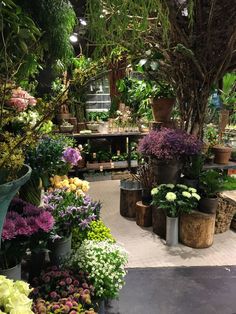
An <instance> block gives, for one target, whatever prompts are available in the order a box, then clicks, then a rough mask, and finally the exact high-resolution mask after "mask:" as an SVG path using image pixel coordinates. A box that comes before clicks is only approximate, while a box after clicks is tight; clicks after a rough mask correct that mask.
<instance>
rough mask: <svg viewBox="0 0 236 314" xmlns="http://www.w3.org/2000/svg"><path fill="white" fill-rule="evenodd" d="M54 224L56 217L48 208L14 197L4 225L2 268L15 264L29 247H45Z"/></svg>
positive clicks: (0, 264) (0, 266) (0, 262)
mask: <svg viewBox="0 0 236 314" xmlns="http://www.w3.org/2000/svg"><path fill="white" fill-rule="evenodd" d="M53 226H54V218H53V216H52V214H51V213H50V212H49V211H48V210H45V209H43V208H40V207H36V206H34V205H32V204H29V203H27V202H25V201H23V200H21V199H19V198H14V199H13V201H12V202H11V204H10V207H9V210H8V213H7V215H6V219H5V222H4V225H3V232H2V243H1V250H0V255H1V259H0V268H1V269H7V268H10V267H13V266H15V265H16V264H17V263H19V262H20V261H21V258H22V256H23V254H24V253H25V251H26V249H27V248H30V249H31V251H33V250H35V249H36V248H39V247H43V246H44V247H45V246H46V242H47V239H48V237H49V233H50V231H51V230H52V229H53Z"/></svg>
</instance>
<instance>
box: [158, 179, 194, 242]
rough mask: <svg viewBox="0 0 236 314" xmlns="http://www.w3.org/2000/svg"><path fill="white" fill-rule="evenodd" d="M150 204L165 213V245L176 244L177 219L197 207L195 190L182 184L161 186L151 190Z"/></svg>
mask: <svg viewBox="0 0 236 314" xmlns="http://www.w3.org/2000/svg"><path fill="white" fill-rule="evenodd" d="M152 197H153V201H152V204H153V205H154V206H157V207H158V208H160V209H163V210H164V211H165V213H166V244H167V245H169V246H173V245H176V244H177V243H178V217H179V215H180V214H181V213H190V212H191V211H192V210H193V209H196V208H197V206H198V201H199V200H200V196H199V195H198V194H197V190H196V189H194V188H192V187H187V186H186V185H182V184H177V185H174V184H161V185H159V186H158V187H155V188H153V189H152Z"/></svg>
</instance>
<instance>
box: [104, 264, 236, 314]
mask: <svg viewBox="0 0 236 314" xmlns="http://www.w3.org/2000/svg"><path fill="white" fill-rule="evenodd" d="M106 314H236V267H234V266H233V267H232V266H220V267H167V268H133V269H129V270H128V274H127V276H126V285H125V286H124V287H123V289H122V290H121V291H120V296H119V300H113V301H111V302H110V303H109V304H108V306H107V309H106Z"/></svg>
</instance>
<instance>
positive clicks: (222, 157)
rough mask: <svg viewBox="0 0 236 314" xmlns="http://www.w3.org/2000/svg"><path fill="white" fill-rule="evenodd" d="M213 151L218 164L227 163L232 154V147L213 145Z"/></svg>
mask: <svg viewBox="0 0 236 314" xmlns="http://www.w3.org/2000/svg"><path fill="white" fill-rule="evenodd" d="M213 152H214V154H215V159H214V162H215V163H216V164H222V165H227V164H228V162H229V159H230V156H231V152H232V148H231V147H220V146H219V147H217V146H214V147H213Z"/></svg>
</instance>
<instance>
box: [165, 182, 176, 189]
mask: <svg viewBox="0 0 236 314" xmlns="http://www.w3.org/2000/svg"><path fill="white" fill-rule="evenodd" d="M166 186H167V187H168V188H170V189H173V188H174V187H175V186H174V184H172V183H168V184H166Z"/></svg>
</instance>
